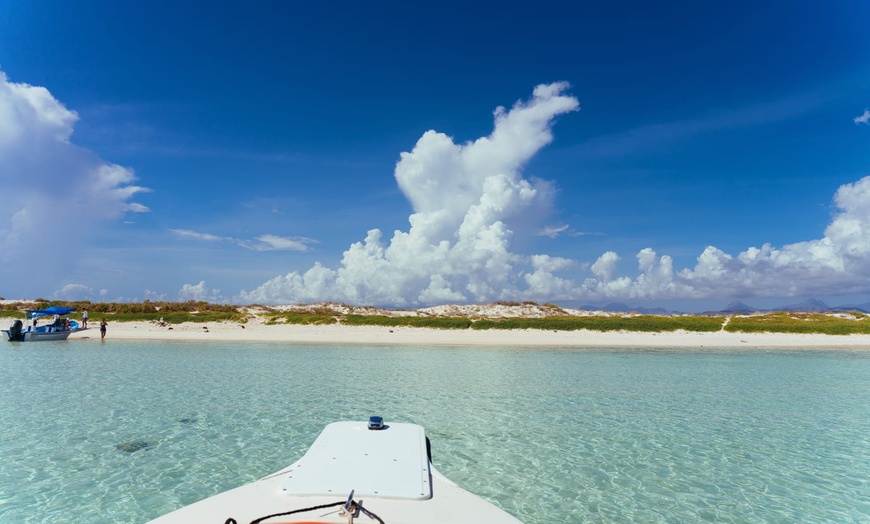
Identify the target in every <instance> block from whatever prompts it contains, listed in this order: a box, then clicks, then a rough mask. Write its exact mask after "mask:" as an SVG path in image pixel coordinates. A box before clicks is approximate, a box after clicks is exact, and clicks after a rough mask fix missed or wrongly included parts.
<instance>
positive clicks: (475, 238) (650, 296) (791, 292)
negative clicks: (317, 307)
mask: <svg viewBox="0 0 870 524" xmlns="http://www.w3.org/2000/svg"><path fill="white" fill-rule="evenodd" d="M567 87H568V86H567V84H565V83H555V84H550V85H540V86H537V87H536V88H535V90H534V93H533V95H532V98H531V99H530V100H528V101H525V102H523V101H520V102H517V103H516V104H515V105H514V107H513V108H511V109H510V111H506V110H505V109H504V108H501V107H499V108H498V109H496V111H495V127H494V130H493V132H492V134H491V135H489V136H487V137H483V138H480V139H478V140H476V141H474V142H470V143H466V144H456V143H454V142H453V140H452V139H451V138H450V137H448V136H446V135H444V134H442V133H437V132H435V131H427V132H426V133H425V134H423V136H422V137H421V138H420V140H419V141H418V142H417V144H416V146H415V147H414V149H413V150H412V151H411V152H410V153H402V154H401V159H400V161H399V162H398V164H397V165H396V171H395V177H396V180H397V182H398V184H399V187H400V189H401V190H402V192H403V193H404V195H405V196H406V197H407V198H408V200H409V201H410V202H411V204H412V206H413V209H414V213H413V214H412V215H411V216H410V217H409V221H410V225H411V227H410V230H409V231H407V232H404V231H395V232H394V233H393V237H392V239H390V241H389V243H387V244H385V243H384V240H383V234H382V232H381V231H380V230H378V229H373V230H371V231H369V232H368V234H367V236H366V238H365V240H363V241H362V242H357V243H354V244H353V245H351V246H350V248H349V249H348V250H347V251H345V253H344V257H343V259H342V261H341V267H339V268H338V269H330V268H328V267H325V266H323V265H321V264H315V265H314V266H313V267H312V268H310V269H308V270H307V271H305V272H298V271H293V272H290V273H288V274H286V275H283V276H279V277H276V278H274V279H272V280H270V281H268V282H265V283H264V284H262V285H261V286H259V287H257V288H256V289H254V290H252V291H250V292H246V291H243V292H242V293H241V294H240V296H239V297H236V299H237V300H240V301H243V302H248V303H254V302H256V303H287V302H312V301H323V300H334V301H344V302H350V303H355V304H389V305H399V306H402V305H418V304H433V303H446V302H460V303H464V302H485V301H492V300H548V301H553V300H605V299H606V300H662V299H705V298H717V299H722V298H747V297H785V296H810V295H826V294H850V293H867V292H870V177H867V178H863V179H861V180H859V181H857V182H855V183H853V184H846V185H843V186H842V187H840V188H839V190H838V191H837V193H836V195H835V197H834V204H835V205H836V207H837V210H838V212H837V214H836V215H835V216H834V217H833V219H832V221H831V223H830V225H829V226H828V227H827V228H826V230H825V231H824V237H823V238H821V239H818V240H810V241H806V242H799V243H795V244H790V245H786V246H784V247H782V248H776V247H774V246H772V245H770V244H764V245H763V246H761V247H760V248H759V247H750V248H748V249H746V250H745V251H743V252H741V253H739V254H738V255H736V256H733V255H730V254H728V253H725V252H723V251H722V250H720V249H718V248H716V247H714V246H708V247H707V248H706V249H705V250H704V251H703V253H701V254H700V255H699V256H698V258H697V263H696V264H695V267H694V268H685V269H682V270H675V268H674V263H673V259H672V258H671V257H670V256H668V255H659V254H657V253H656V252H655V251H654V250H653V249H652V248H645V249H642V250H641V251H640V252H638V253H637V255H636V259H637V274H636V276H635V277H633V278H632V277H628V276H619V275H618V274H617V266H618V263H619V262H620V259H621V257H620V256H619V255H618V254H617V253H614V252H612V251H609V252H606V253H604V254H603V255H601V256H600V257H598V259H597V260H595V261H594V262H591V263H582V262H579V261H574V260H570V259H566V258H561V257H553V256H549V255H546V254H537V255H531V256H526V255H521V254H519V253H516V252H514V251H513V250H512V242H513V240H514V236H515V234H516V233H517V231H519V230H521V229H522V228H523V227H524V226H525V225H527V224H529V223H533V222H534V219H535V218H538V217H540V216H541V214H542V212H543V211H545V210H546V208H547V205H548V203H549V200H550V198H551V196H552V187H551V186H550V185H549V184H548V183H546V182H544V181H530V180H526V179H525V178H523V176H522V169H523V166H524V165H525V164H526V163H527V162H528V160H529V159H530V158H531V157H532V156H533V155H534V154H535V153H537V152H538V151H539V150H540V149H541V148H542V147H544V146H545V145H547V144H549V143H550V142H551V141H552V139H553V136H552V132H551V126H552V124H553V120H554V119H555V117H557V116H558V115H561V114H564V113H568V112H571V111H576V110H577V109H578V108H579V104H578V102H577V100H576V99H575V98H573V97H571V96H569V95H566V94H565V91H566V89H567ZM567 270H573V271H577V270H583V271H587V272H588V273H589V274H588V276H587V277H586V278H581V279H579V280H578V279H571V278H567V277H565V276H564V275H565V274H566V273H567V272H568V271H567Z"/></svg>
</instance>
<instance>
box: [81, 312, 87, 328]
mask: <svg viewBox="0 0 870 524" xmlns="http://www.w3.org/2000/svg"><path fill="white" fill-rule="evenodd" d="M87 328H88V310H87V309H83V310H82V329H87Z"/></svg>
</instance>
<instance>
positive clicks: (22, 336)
mask: <svg viewBox="0 0 870 524" xmlns="http://www.w3.org/2000/svg"><path fill="white" fill-rule="evenodd" d="M73 311H75V308H72V307H62V306H51V307H47V308H45V309H28V310H26V313H27V315H28V316H29V319H28V322H27V324H28V325H27V326H25V325H24V323H23V322H21V321H20V320H15V321H13V322H12V326H10V327H9V329H3V330H2V331H3V333H5V334H6V338H7V340H9V342H33V341H37V340H66V339H67V338H68V337H69V336H70V334H72V332H73V331H76V330H78V328H79V323H78V322H77V321H75V320H70V319H68V318H66V315H69V314H70V313H72V312H73ZM49 316H50V317H53V320H52V322H51V323H50V324H43V325H42V326H40V325H38V322H39V319H40V318H42V317H49Z"/></svg>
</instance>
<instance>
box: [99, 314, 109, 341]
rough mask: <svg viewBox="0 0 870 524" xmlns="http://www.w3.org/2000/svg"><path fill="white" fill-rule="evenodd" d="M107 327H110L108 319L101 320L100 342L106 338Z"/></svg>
mask: <svg viewBox="0 0 870 524" xmlns="http://www.w3.org/2000/svg"><path fill="white" fill-rule="evenodd" d="M106 326H108V324H106V319H105V318H104V319H103V320H100V340H103V339H104V338H106Z"/></svg>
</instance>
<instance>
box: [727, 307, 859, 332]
mask: <svg viewBox="0 0 870 524" xmlns="http://www.w3.org/2000/svg"><path fill="white" fill-rule="evenodd" d="M725 331H728V332H731V333H806V334H815V333H817V334H821V335H853V334H854V335H858V334H860V335H866V334H870V316H868V315H865V314H863V313H857V312H856V313H849V314H843V315H830V314H824V313H785V312H778V313H768V314H764V315H753V316H745V317H744V316H736V317H732V318H731V320H730V321H729V322H728V325H727V326H725Z"/></svg>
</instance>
